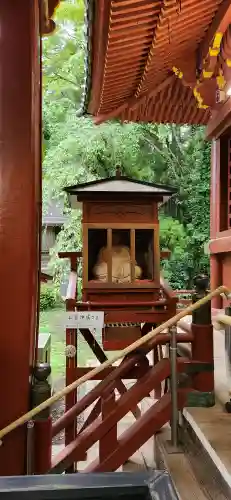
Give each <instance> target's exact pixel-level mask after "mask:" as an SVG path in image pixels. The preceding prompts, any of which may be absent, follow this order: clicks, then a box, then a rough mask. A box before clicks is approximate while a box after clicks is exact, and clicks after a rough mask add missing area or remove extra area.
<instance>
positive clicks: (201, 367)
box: [187, 274, 215, 406]
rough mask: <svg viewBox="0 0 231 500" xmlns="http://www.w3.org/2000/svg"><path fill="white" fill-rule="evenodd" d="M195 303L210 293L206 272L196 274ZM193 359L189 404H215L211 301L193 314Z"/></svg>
mask: <svg viewBox="0 0 231 500" xmlns="http://www.w3.org/2000/svg"><path fill="white" fill-rule="evenodd" d="M194 283H195V288H196V289H195V293H194V294H193V303H195V302H197V301H198V300H200V299H201V298H203V297H205V296H206V295H207V293H208V291H207V290H208V283H209V280H208V277H207V276H205V275H204V274H201V275H199V276H196V278H195V280H194ZM191 329H192V334H193V337H194V339H193V342H192V361H193V363H194V366H195V369H196V371H195V373H194V374H193V375H192V387H193V389H194V391H195V392H194V393H191V394H189V396H188V402H187V404H188V406H213V405H214V404H215V393H214V358H213V325H212V319H211V302H207V303H205V304H204V305H203V306H201V307H200V308H199V309H197V310H196V311H194V312H193V314H192V327H191Z"/></svg>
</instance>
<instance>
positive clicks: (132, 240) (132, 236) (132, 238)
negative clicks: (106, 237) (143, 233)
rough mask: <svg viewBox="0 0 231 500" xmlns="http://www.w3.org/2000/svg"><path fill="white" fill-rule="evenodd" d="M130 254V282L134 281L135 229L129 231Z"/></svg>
mask: <svg viewBox="0 0 231 500" xmlns="http://www.w3.org/2000/svg"><path fill="white" fill-rule="evenodd" d="M130 252H131V282H132V283H133V282H134V281H135V261H136V233H135V229H130Z"/></svg>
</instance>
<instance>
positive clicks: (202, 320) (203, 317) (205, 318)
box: [192, 274, 211, 325]
mask: <svg viewBox="0 0 231 500" xmlns="http://www.w3.org/2000/svg"><path fill="white" fill-rule="evenodd" d="M208 284H209V280H208V277H207V276H206V275H205V274H199V275H198V276H196V277H195V278H194V285H195V293H193V295H192V303H193V304H195V302H197V301H198V300H200V299H202V298H203V297H205V296H206V295H207V293H208ZM192 323H194V324H196V325H210V324H211V302H210V301H209V302H206V304H204V305H203V306H201V307H200V308H199V309H196V310H195V311H193V313H192Z"/></svg>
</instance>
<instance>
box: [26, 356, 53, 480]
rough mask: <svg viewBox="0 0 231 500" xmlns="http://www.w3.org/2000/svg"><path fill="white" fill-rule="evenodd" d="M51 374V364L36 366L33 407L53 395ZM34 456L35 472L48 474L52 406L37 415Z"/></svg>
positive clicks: (32, 396) (49, 466) (32, 394)
mask: <svg viewBox="0 0 231 500" xmlns="http://www.w3.org/2000/svg"><path fill="white" fill-rule="evenodd" d="M50 374H51V367H50V365H49V364H46V363H41V364H38V365H37V366H36V367H35V368H34V373H33V375H34V383H33V385H32V391H31V400H32V408H34V407H36V406H38V405H39V404H41V403H43V402H44V401H46V400H47V399H49V398H50V397H51V386H50V384H49V382H48V379H49V376H50ZM33 444H34V446H33V456H32V457H31V463H32V464H33V465H32V468H33V472H34V474H46V473H47V472H48V471H49V470H50V468H51V458H52V421H51V416H50V407H48V408H46V409H45V410H43V411H42V412H41V413H39V414H38V415H36V417H35V419H34V428H33Z"/></svg>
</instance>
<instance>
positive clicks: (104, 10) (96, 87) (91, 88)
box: [82, 0, 231, 125]
mask: <svg viewBox="0 0 231 500" xmlns="http://www.w3.org/2000/svg"><path fill="white" fill-rule="evenodd" d="M230 23H231V2H230V0H203V1H198V0H97V2H95V1H94V0H86V34H87V57H86V78H85V90H84V97H83V103H82V113H89V114H91V115H93V116H94V121H95V123H96V124H100V123H102V122H104V121H106V120H110V119H113V118H116V119H119V120H120V121H122V122H126V121H133V122H147V123H148V122H155V123H176V124H201V125H205V124H207V123H208V121H209V119H210V117H211V113H212V112H213V114H214V113H215V114H216V113H217V110H218V109H219V107H220V106H222V104H223V103H224V102H225V101H227V99H228V97H227V85H228V83H229V81H230V83H231V27H230Z"/></svg>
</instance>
